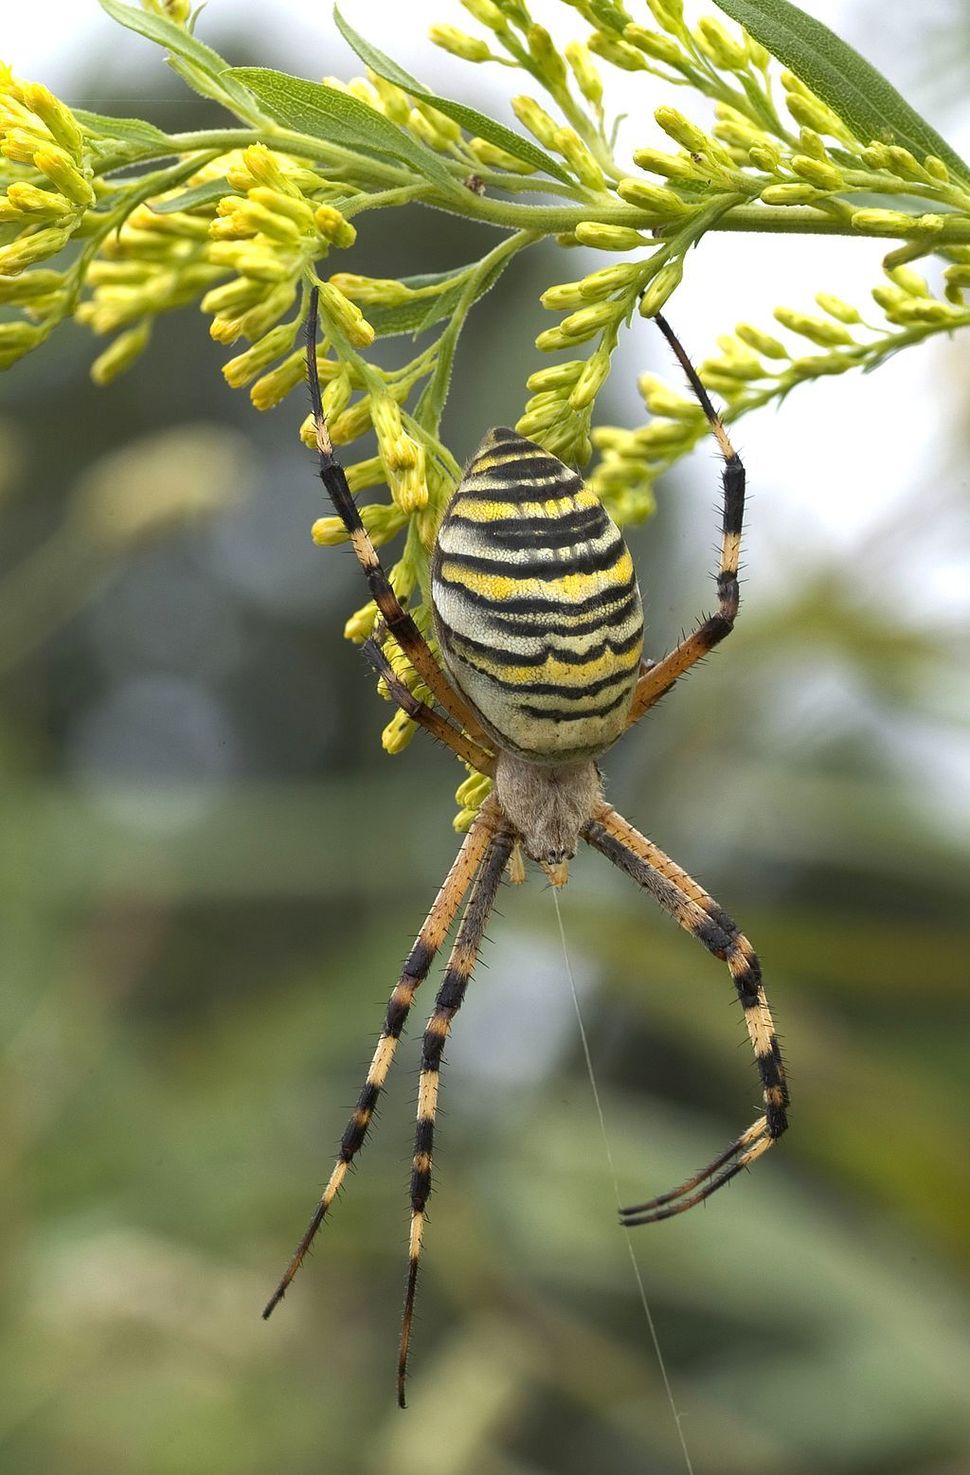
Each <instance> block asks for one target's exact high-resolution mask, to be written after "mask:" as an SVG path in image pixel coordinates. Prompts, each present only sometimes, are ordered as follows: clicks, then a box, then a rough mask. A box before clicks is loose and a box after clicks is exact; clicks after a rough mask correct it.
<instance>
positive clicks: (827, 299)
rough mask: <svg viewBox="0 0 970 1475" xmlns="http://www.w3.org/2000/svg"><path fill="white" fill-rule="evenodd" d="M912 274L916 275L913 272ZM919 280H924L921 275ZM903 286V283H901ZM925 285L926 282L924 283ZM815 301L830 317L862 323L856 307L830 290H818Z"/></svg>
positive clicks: (841, 320)
mask: <svg viewBox="0 0 970 1475" xmlns="http://www.w3.org/2000/svg"><path fill="white" fill-rule="evenodd" d="M911 275H913V276H916V273H915V272H913V273H911ZM916 279H917V281H920V280H922V279H921V278H920V277H917V278H916ZM900 286H902V283H900ZM924 286H925V283H924ZM815 301H816V302H817V303H818V305H819V307H820V308H821V309H822V311H823V312H827V313H828V315H829V317H830V318H835V319H836V321H837V322H840V323H861V322H862V319H861V317H860V316H859V314H858V312H857V311H856V309H855V308H854V307H853V306H852V304H851V303H849V302H843V301H842V298H841V297H833V296H832V295H831V293H829V292H816V294H815Z"/></svg>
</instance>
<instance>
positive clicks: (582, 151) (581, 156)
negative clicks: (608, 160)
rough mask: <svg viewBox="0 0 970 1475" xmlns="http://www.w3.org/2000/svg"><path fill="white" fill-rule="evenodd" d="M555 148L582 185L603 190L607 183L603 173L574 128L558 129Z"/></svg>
mask: <svg viewBox="0 0 970 1475" xmlns="http://www.w3.org/2000/svg"><path fill="white" fill-rule="evenodd" d="M553 147H554V148H555V149H556V152H557V153H560V154H562V156H563V158H564V159H565V160H566V163H567V164H568V165H569V167H570V169H572V171H573V173H574V174H575V176H576V178H577V179H578V180H579V182H580V184H584V185H585V186H586V188H587V189H592V190H601V189H603V188H604V187H605V184H606V181H605V179H604V178H603V171H602V169H601V168H600V166H599V164H597V162H596V160H595V159H594V158H593V155H592V154H591V153H590V151H589V149H588V148H587V147H586V145H585V144H584V143H583V140H582V139H581V138H580V136H579V134H578V133H575V132H574V131H573V129H572V128H557V129H556V135H555V140H554V143H553Z"/></svg>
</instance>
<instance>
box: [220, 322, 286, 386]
mask: <svg viewBox="0 0 970 1475" xmlns="http://www.w3.org/2000/svg"><path fill="white" fill-rule="evenodd" d="M292 344H293V324H291V323H280V324H279V326H278V327H275V328H272V329H270V331H269V332H268V333H266V334H264V336H263V337H262V338H260V339H259V341H258V342H257V343H254V344H253V346H252V347H251V348H249V349H247V350H246V352H245V353H241V354H239V355H238V356H237V357H236V358H234V359H230V360H229V362H228V363H225V364H223V366H222V377H223V378H224V379H225V381H226V383H227V384H228V385H229V387H230V389H240V388H241V387H242V385H244V384H248V383H249V381H250V379H255V377H256V375H257V374H258V373H260V372H261V370H263V369H265V368H266V367H267V365H268V364H271V363H272V362H273V360H274V359H277V358H279V356H280V354H281V353H285V352H286V350H287V349H288V348H290V347H292Z"/></svg>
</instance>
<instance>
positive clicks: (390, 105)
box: [367, 72, 411, 125]
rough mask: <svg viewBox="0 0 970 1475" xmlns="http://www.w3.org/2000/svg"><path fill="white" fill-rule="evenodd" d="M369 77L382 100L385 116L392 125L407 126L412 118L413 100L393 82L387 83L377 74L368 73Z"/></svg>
mask: <svg viewBox="0 0 970 1475" xmlns="http://www.w3.org/2000/svg"><path fill="white" fill-rule="evenodd" d="M367 75H368V76H369V77H370V80H371V82H372V84H373V86H374V90H375V91H376V93H377V95H378V97H379V98H380V100H381V106H382V107H383V110H384V116H385V117H386V118H390V120H391V122H392V123H397V124H398V125H404V124H406V123H407V121H408V118H409V117H410V116H411V99H410V98H409V97H408V95H407V93H406V92H402V91H401V89H400V87H395V86H394V83H393V82H386V81H385V80H384V78H383V77H378V75H377V73H376V72H368V74H367Z"/></svg>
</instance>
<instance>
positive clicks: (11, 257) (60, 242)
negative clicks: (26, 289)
mask: <svg viewBox="0 0 970 1475" xmlns="http://www.w3.org/2000/svg"><path fill="white" fill-rule="evenodd" d="M70 239H71V230H70V227H69V226H58V225H48V226H45V227H44V229H43V230H38V231H34V232H33V233H32V234H31V235H27V236H18V237H17V239H16V240H13V241H11V242H10V243H9V244H8V245H6V246H0V276H11V277H12V276H16V275H17V273H18V272H21V271H23V270H24V268H25V267H28V266H33V264H34V262H35V261H43V260H44V259H45V258H46V257H48V256H56V255H57V252H58V251H62V250H63V249H64V247H65V246H66V245H67V243H68V241H69V240H70Z"/></svg>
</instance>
